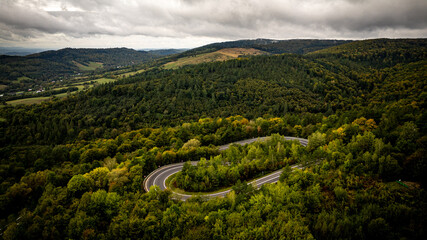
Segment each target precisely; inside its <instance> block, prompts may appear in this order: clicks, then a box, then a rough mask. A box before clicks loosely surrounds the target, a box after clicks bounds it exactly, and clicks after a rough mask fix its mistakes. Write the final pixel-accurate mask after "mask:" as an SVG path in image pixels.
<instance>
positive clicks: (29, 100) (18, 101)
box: [7, 97, 50, 106]
mask: <svg viewBox="0 0 427 240" xmlns="http://www.w3.org/2000/svg"><path fill="white" fill-rule="evenodd" d="M49 98H50V97H34V98H24V99H16V100H12V101H8V102H7V104H10V105H12V106H16V105H19V104H25V105H30V104H35V103H36V104H37V103H41V102H43V101H46V100H49Z"/></svg>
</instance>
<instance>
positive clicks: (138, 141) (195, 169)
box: [0, 39, 427, 239]
mask: <svg viewBox="0 0 427 240" xmlns="http://www.w3.org/2000/svg"><path fill="white" fill-rule="evenodd" d="M426 43H427V40H426V39H398V40H389V39H376V40H366V41H353V42H349V43H346V44H343V45H339V46H334V47H331V48H326V49H322V50H319V51H315V52H310V53H307V54H292V53H285V54H280V55H271V56H254V57H245V58H238V59H235V60H229V61H226V62H214V63H204V64H199V65H194V66H185V67H182V68H180V69H176V70H164V69H162V68H158V67H154V68H151V69H148V70H146V71H144V72H141V73H139V74H137V75H134V76H131V77H126V78H122V79H120V80H118V81H115V82H112V83H108V84H102V85H99V86H95V87H93V88H91V89H89V90H87V91H84V92H78V93H76V94H74V95H71V96H68V97H66V98H64V99H53V100H52V101H49V102H43V103H41V104H35V105H21V106H15V107H13V106H8V105H4V106H2V107H1V108H0V133H1V134H0V146H1V148H0V172H1V174H0V182H1V184H0V199H1V201H0V211H1V212H2V214H1V219H0V234H1V237H2V238H3V239H344V238H345V239H425V238H426V235H427V234H426V232H425V229H426V219H427V214H426V213H427V205H426V203H427V201H426V200H427V195H426V191H425V186H426V184H427V177H426V175H425V172H426V171H427V161H426V156H427V151H426V149H427V147H426V146H427V126H426V124H425V123H426V122H427V113H426V111H425V107H426V103H425V100H426V92H427V90H426V89H427V87H426V83H427V82H426V76H427V69H426V63H427V62H426V59H427V58H426V55H427V51H426V47H427V44H426ZM264 136H271V138H270V140H268V141H266V142H255V143H252V144H249V145H245V146H238V145H233V146H232V147H231V148H229V149H228V150H225V151H222V152H220V151H219V149H218V147H217V146H219V145H222V144H227V143H231V142H234V141H238V140H243V139H248V138H253V137H264ZM281 136H295V137H303V138H308V140H309V143H308V146H307V147H303V146H301V145H299V144H297V143H296V142H290V141H285V140H283V139H282V137H281ZM187 161H200V162H199V163H198V165H197V166H191V165H190V164H186V165H185V167H184V169H183V171H182V172H180V173H178V174H177V175H176V176H175V178H174V179H173V180H172V181H171V184H172V185H174V186H175V187H176V188H180V189H182V190H185V191H188V192H210V191H215V190H218V189H221V188H228V187H229V188H231V189H232V191H231V192H230V193H229V194H228V195H227V196H226V197H223V198H214V199H205V198H203V197H201V196H196V197H192V198H190V199H189V200H187V201H180V200H177V199H176V198H174V196H173V192H171V191H170V190H166V191H162V190H160V189H159V188H157V187H152V188H151V189H150V191H149V192H145V191H144V189H143V187H142V183H143V181H144V179H145V177H146V176H147V175H148V174H150V173H151V172H152V171H153V170H155V169H157V168H159V167H161V166H163V165H167V164H171V163H179V162H187ZM293 164H304V165H305V166H306V167H305V168H303V169H296V168H290V166H291V165H293ZM278 169H283V172H282V174H281V176H280V181H279V182H277V183H275V184H266V185H263V186H262V187H261V188H259V189H257V188H255V187H253V186H252V185H250V184H249V185H248V184H247V182H249V181H250V180H251V179H253V178H256V177H259V176H261V175H264V174H266V173H268V172H271V171H274V170H278Z"/></svg>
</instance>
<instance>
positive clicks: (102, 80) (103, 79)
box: [92, 78, 116, 84]
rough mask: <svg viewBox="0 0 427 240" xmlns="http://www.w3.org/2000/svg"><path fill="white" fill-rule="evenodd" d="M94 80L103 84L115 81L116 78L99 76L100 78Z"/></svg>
mask: <svg viewBox="0 0 427 240" xmlns="http://www.w3.org/2000/svg"><path fill="white" fill-rule="evenodd" d="M92 81H95V82H96V83H99V84H103V83H110V82H114V81H116V79H113V78H98V79H95V80H92Z"/></svg>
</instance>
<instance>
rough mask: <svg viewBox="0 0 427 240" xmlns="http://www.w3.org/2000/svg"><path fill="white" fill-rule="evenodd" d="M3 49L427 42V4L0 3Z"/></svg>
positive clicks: (318, 0) (347, 0) (242, 0)
mask: <svg viewBox="0 0 427 240" xmlns="http://www.w3.org/2000/svg"><path fill="white" fill-rule="evenodd" d="M0 6H1V7H0V46H21V47H49V48H61V47H116V46H117V47H121V46H125V47H132V48H137V49H139V48H166V47H175V48H179V47H196V46H200V45H203V44H206V43H210V42H216V41H226V40H237V39H248V38H274V39H294V38H322V39H364V38H378V37H389V38H414V37H423V38H425V37H427V14H426V13H427V0H126V1H118V0H62V1H54V0H0Z"/></svg>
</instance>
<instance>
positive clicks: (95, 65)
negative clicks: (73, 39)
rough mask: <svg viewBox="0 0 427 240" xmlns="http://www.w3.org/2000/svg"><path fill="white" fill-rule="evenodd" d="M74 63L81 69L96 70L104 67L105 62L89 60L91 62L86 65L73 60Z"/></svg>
mask: <svg viewBox="0 0 427 240" xmlns="http://www.w3.org/2000/svg"><path fill="white" fill-rule="evenodd" d="M73 63H74V64H75V65H76V66H77V67H78V68H79V69H80V70H81V71H93V70H96V69H97V68H102V67H103V65H104V64H103V63H100V62H89V64H87V65H84V64H81V63H78V62H76V61H73Z"/></svg>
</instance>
